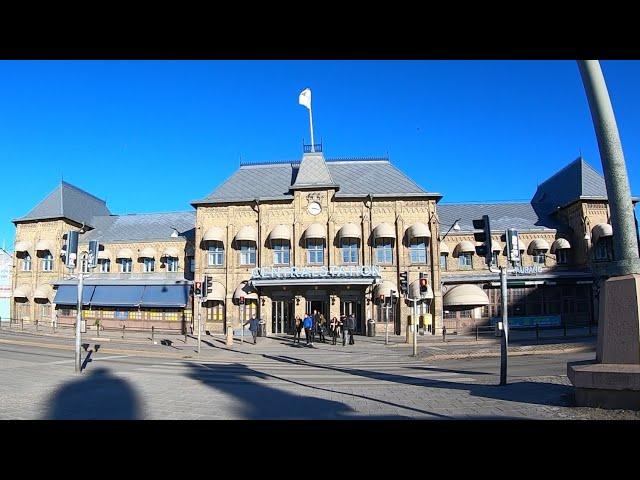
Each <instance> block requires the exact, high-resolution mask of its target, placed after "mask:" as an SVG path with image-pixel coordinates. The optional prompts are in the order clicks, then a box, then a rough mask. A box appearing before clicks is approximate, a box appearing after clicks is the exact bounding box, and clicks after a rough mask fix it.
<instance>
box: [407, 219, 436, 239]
mask: <svg viewBox="0 0 640 480" xmlns="http://www.w3.org/2000/svg"><path fill="white" fill-rule="evenodd" d="M430 237H431V232H430V231H429V227H427V226H426V225H425V224H424V223H421V222H416V223H414V224H413V225H411V226H410V227H409V228H408V229H407V238H408V239H409V240H411V239H412V238H430Z"/></svg>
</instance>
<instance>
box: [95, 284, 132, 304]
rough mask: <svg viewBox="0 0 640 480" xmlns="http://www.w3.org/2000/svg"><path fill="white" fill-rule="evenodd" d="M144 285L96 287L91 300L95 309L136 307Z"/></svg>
mask: <svg viewBox="0 0 640 480" xmlns="http://www.w3.org/2000/svg"><path fill="white" fill-rule="evenodd" d="M143 292H144V285H98V286H97V287H96V292H95V293H94V294H93V298H92V299H91V305H94V306H96V307H137V306H138V305H140V301H141V300H142V294H143Z"/></svg>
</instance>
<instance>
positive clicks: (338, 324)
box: [293, 310, 356, 346]
mask: <svg viewBox="0 0 640 480" xmlns="http://www.w3.org/2000/svg"><path fill="white" fill-rule="evenodd" d="M327 328H328V330H329V334H330V335H331V339H332V340H331V344H332V345H335V344H336V342H337V338H338V336H342V346H345V345H346V344H347V335H348V336H349V345H353V344H355V342H354V340H353V332H354V331H355V329H356V319H355V317H354V316H353V315H341V316H340V318H339V319H338V318H337V317H333V318H332V319H331V322H329V324H328V325H327V320H326V319H325V318H324V315H323V314H322V313H320V312H318V311H317V310H314V311H313V315H311V314H309V313H306V314H305V316H304V319H302V318H300V317H299V316H298V317H296V319H295V323H294V332H293V343H297V344H298V345H299V344H300V333H301V332H302V329H304V335H305V339H306V342H307V343H306V344H307V345H308V346H313V343H314V342H315V339H316V335H318V339H319V341H321V342H322V343H326V338H325V332H326V331H327Z"/></svg>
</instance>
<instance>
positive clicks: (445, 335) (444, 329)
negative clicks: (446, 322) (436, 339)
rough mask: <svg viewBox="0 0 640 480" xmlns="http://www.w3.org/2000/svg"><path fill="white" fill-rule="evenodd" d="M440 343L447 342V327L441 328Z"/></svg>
mask: <svg viewBox="0 0 640 480" xmlns="http://www.w3.org/2000/svg"><path fill="white" fill-rule="evenodd" d="M442 341H443V342H446V341H447V327H442Z"/></svg>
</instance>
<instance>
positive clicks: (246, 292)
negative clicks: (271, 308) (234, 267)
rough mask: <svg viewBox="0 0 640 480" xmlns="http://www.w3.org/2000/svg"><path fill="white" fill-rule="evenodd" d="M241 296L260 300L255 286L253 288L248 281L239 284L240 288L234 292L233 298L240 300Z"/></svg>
mask: <svg viewBox="0 0 640 480" xmlns="http://www.w3.org/2000/svg"><path fill="white" fill-rule="evenodd" d="M240 297H244V298H245V300H246V299H253V300H258V292H257V291H256V290H255V289H254V288H251V287H250V286H249V284H248V282H242V283H241V284H240V285H238V288H236V291H235V292H233V300H234V301H236V300H239V299H240Z"/></svg>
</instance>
